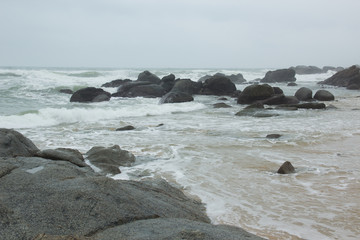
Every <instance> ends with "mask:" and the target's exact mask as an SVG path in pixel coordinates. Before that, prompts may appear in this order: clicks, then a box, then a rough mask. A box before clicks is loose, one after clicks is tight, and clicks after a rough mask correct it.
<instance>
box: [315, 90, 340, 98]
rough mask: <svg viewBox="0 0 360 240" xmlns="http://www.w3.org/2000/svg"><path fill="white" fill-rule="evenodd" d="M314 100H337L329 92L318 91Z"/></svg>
mask: <svg viewBox="0 0 360 240" xmlns="http://www.w3.org/2000/svg"><path fill="white" fill-rule="evenodd" d="M314 99H316V100H319V101H333V100H335V96H334V95H333V94H332V93H331V92H329V91H327V90H318V91H317V92H316V93H315V95H314Z"/></svg>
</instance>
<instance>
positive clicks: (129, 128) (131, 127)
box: [116, 125, 135, 131]
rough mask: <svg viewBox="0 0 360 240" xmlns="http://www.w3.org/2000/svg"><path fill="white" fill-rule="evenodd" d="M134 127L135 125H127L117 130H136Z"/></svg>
mask: <svg viewBox="0 0 360 240" xmlns="http://www.w3.org/2000/svg"><path fill="white" fill-rule="evenodd" d="M134 129H135V127H134V126H131V125H127V126H125V127H121V128H117V129H116V131H130V130H134Z"/></svg>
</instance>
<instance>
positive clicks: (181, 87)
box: [171, 79, 203, 95]
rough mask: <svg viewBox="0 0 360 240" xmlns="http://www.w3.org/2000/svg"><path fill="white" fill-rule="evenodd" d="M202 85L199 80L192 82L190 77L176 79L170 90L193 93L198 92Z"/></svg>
mask: <svg viewBox="0 0 360 240" xmlns="http://www.w3.org/2000/svg"><path fill="white" fill-rule="evenodd" d="M202 87H203V84H202V83H201V82H194V81H192V80H190V79H177V80H176V81H175V84H174V87H173V88H172V89H171V92H183V93H187V94H190V95H193V94H198V93H199V92H200V90H201V88H202Z"/></svg>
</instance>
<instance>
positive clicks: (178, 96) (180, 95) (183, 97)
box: [159, 91, 194, 104]
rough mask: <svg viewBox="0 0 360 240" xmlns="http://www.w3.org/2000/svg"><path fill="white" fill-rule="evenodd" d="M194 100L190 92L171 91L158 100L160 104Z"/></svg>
mask: <svg viewBox="0 0 360 240" xmlns="http://www.w3.org/2000/svg"><path fill="white" fill-rule="evenodd" d="M191 101H194V98H193V97H192V96H191V94H188V93H184V92H177V91H174V92H173V91H171V92H169V93H167V94H165V95H164V96H163V97H162V98H161V99H160V101H159V103H160V104H164V103H182V102H191Z"/></svg>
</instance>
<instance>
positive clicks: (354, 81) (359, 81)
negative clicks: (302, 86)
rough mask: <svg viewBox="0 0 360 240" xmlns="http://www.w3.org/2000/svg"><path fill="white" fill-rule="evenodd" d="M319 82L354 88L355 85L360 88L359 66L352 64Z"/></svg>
mask: <svg viewBox="0 0 360 240" xmlns="http://www.w3.org/2000/svg"><path fill="white" fill-rule="evenodd" d="M319 84H327V85H333V86H338V87H350V86H351V88H353V89H356V87H355V86H358V89H359V88H360V67H359V66H356V65H354V66H352V67H350V68H347V69H344V70H342V71H340V72H337V73H335V74H334V75H333V76H331V77H330V78H328V79H326V80H324V81H322V82H319Z"/></svg>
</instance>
